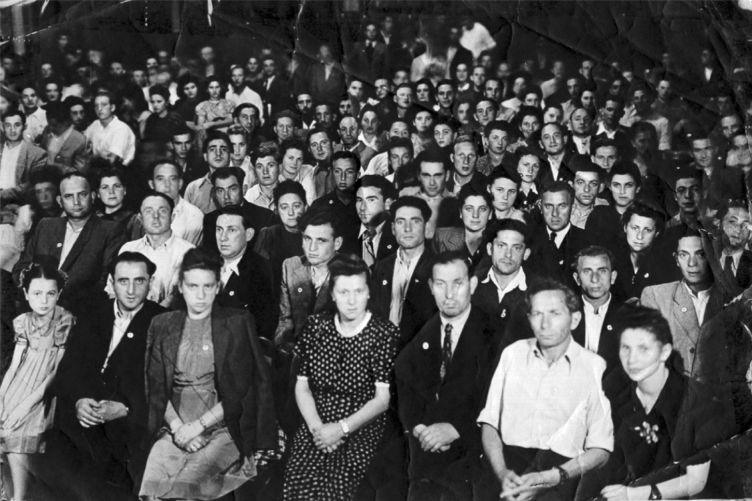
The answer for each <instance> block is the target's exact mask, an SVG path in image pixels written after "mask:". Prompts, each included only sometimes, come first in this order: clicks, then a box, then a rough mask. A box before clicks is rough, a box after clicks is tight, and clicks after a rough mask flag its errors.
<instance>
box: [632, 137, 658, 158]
mask: <svg viewBox="0 0 752 501" xmlns="http://www.w3.org/2000/svg"><path fill="white" fill-rule="evenodd" d="M632 146H633V147H634V149H635V151H636V152H637V153H638V154H640V155H644V154H645V153H647V152H648V151H649V150H650V149H652V146H653V137H652V136H651V135H650V134H649V133H647V132H638V133H637V135H636V136H635V137H634V139H632Z"/></svg>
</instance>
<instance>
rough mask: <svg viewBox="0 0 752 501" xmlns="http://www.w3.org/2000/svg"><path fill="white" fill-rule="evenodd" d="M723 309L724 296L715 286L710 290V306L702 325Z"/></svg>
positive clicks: (707, 308) (706, 309)
mask: <svg viewBox="0 0 752 501" xmlns="http://www.w3.org/2000/svg"><path fill="white" fill-rule="evenodd" d="M722 309H723V294H721V290H720V289H719V288H718V287H717V286H715V285H714V286H713V288H712V289H711V290H710V297H709V298H708V305H707V307H706V308H705V315H703V317H702V323H703V324H704V323H705V322H707V321H708V320H710V319H711V318H713V317H714V316H716V315H717V314H718V313H719V312H720V311H721V310H722Z"/></svg>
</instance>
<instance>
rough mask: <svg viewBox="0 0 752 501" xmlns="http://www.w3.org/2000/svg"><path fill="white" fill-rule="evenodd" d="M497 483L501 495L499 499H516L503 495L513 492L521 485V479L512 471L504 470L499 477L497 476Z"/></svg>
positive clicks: (514, 496) (513, 496)
mask: <svg viewBox="0 0 752 501" xmlns="http://www.w3.org/2000/svg"><path fill="white" fill-rule="evenodd" d="M498 477H499V482H500V483H501V491H502V492H501V494H500V495H499V499H505V500H512V499H516V495H514V494H513V495H509V496H506V495H504V494H506V493H511V492H515V489H517V488H518V487H519V486H521V485H522V479H521V478H520V477H519V475H517V474H516V473H515V472H514V471H512V470H504V472H503V473H502V474H501V475H498Z"/></svg>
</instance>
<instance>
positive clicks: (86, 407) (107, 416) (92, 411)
mask: <svg viewBox="0 0 752 501" xmlns="http://www.w3.org/2000/svg"><path fill="white" fill-rule="evenodd" d="M127 415H128V407H126V406H125V404H123V403H121V402H114V401H112V400H99V401H97V400H94V399H93V398H82V399H79V400H78V401H77V402H76V418H77V419H78V422H79V424H81V426H83V427H84V428H91V427H92V426H99V425H100V424H104V423H107V422H109V421H113V420H115V419H120V418H122V417H125V416H127Z"/></svg>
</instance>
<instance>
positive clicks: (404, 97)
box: [394, 87, 413, 109]
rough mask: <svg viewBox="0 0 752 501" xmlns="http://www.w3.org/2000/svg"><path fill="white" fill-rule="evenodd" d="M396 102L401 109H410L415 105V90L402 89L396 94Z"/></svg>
mask: <svg viewBox="0 0 752 501" xmlns="http://www.w3.org/2000/svg"><path fill="white" fill-rule="evenodd" d="M394 102H395V103H397V107H399V108H402V109H407V108H409V107H410V105H411V104H413V90H412V89H411V88H410V87H400V88H399V89H397V92H396V93H395V94H394Z"/></svg>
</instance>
